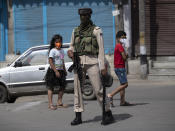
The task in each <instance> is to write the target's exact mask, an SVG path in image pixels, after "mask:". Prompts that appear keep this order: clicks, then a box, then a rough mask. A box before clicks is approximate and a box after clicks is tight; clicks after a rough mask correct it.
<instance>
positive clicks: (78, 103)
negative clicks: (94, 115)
mask: <svg viewBox="0 0 175 131" xmlns="http://www.w3.org/2000/svg"><path fill="white" fill-rule="evenodd" d="M83 72H84V74H85V72H87V73H88V76H89V79H90V82H91V84H92V87H93V90H94V91H95V95H96V97H97V100H98V102H99V104H100V106H101V109H102V102H103V86H102V83H101V78H100V70H99V66H98V64H94V65H84V66H83ZM83 78H84V80H85V75H84V77H83ZM84 80H83V81H84ZM82 95H83V94H82V89H81V87H80V81H79V79H78V75H77V73H76V72H74V111H75V112H83V111H84V103H83V99H82ZM109 109H110V104H109V102H108V103H106V107H105V110H106V111H108V110H109Z"/></svg>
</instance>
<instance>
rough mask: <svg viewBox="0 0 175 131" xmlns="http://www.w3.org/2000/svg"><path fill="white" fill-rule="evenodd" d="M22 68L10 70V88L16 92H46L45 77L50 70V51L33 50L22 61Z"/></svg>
mask: <svg viewBox="0 0 175 131" xmlns="http://www.w3.org/2000/svg"><path fill="white" fill-rule="evenodd" d="M20 61H21V62H22V66H21V67H13V68H12V69H11V70H10V86H11V87H12V88H13V89H15V90H16V92H18V93H19V92H35V91H44V90H46V88H45V81H44V76H45V74H46V71H47V68H48V66H49V65H48V49H42V48H39V49H38V48H36V49H35V48H34V49H31V51H29V52H28V53H27V54H26V55H25V56H24V57H22V58H21V59H20Z"/></svg>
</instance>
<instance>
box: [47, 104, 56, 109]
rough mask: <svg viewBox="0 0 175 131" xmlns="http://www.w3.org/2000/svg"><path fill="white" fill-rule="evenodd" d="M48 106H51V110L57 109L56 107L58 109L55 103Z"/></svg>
mask: <svg viewBox="0 0 175 131" xmlns="http://www.w3.org/2000/svg"><path fill="white" fill-rule="evenodd" d="M48 108H49V109H50V110H56V109H57V108H56V107H55V106H54V105H49V106H48Z"/></svg>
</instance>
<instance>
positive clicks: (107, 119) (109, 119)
mask: <svg viewBox="0 0 175 131" xmlns="http://www.w3.org/2000/svg"><path fill="white" fill-rule="evenodd" d="M114 122H115V120H114V117H113V115H112V112H111V111H107V112H105V117H104V120H103V121H102V122H101V124H102V125H108V124H111V123H114Z"/></svg>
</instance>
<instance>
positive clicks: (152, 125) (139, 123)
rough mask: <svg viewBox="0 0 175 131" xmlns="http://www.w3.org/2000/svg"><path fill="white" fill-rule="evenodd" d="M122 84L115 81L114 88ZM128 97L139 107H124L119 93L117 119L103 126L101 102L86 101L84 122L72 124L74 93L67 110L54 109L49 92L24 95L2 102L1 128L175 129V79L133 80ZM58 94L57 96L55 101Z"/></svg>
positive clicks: (66, 99) (18, 130) (68, 96)
mask: <svg viewBox="0 0 175 131" xmlns="http://www.w3.org/2000/svg"><path fill="white" fill-rule="evenodd" d="M117 85H118V82H117V81H115V82H114V84H113V87H111V88H109V89H108V90H107V92H109V91H111V90H113V89H114V88H115V87H116V86H117ZM126 98H127V100H128V101H129V102H131V103H134V104H135V106H131V107H120V106H119V102H120V101H119V95H116V96H115V97H114V104H115V107H114V108H112V111H113V114H114V117H115V119H116V122H115V123H113V124H111V125H108V126H102V125H101V124H100V122H101V110H100V107H99V106H98V103H97V101H85V102H84V103H85V109H86V111H85V112H84V113H83V124H81V125H79V126H75V127H72V126H71V125H70V122H71V120H73V118H74V112H73V94H65V95H64V103H66V104H69V108H67V109H57V110H56V111H51V110H49V109H48V108H47V105H48V102H47V95H40V96H31V97H21V98H19V99H17V101H16V102H15V103H14V104H7V103H5V104H0V131H11V130H13V131H69V130H70V131H81V130H85V131H93V130H95V131H106V130H110V131H114V130H115V131H174V130H175V82H174V81H171V82H150V81H141V80H139V81H138V80H130V81H129V87H128V89H127V90H126ZM56 99H57V96H56V95H54V101H56Z"/></svg>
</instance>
